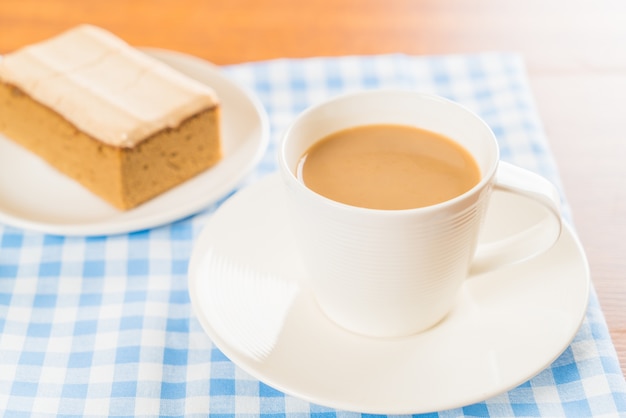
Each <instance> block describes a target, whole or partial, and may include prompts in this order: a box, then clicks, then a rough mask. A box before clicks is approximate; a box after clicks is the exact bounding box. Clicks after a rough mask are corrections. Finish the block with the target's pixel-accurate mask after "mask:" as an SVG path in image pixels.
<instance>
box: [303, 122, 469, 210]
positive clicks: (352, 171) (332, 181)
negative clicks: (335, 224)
mask: <svg viewBox="0 0 626 418" xmlns="http://www.w3.org/2000/svg"><path fill="white" fill-rule="evenodd" d="M297 175H298V177H299V178H300V180H301V181H302V182H304V184H306V186H307V187H308V188H310V189H311V190H313V191H315V192H317V193H319V194H321V195H323V196H325V197H328V198H329V199H332V200H335V201H337V202H341V203H345V204H348V205H352V206H360V207H365V208H371V209H412V208H418V207H424V206H430V205H435V204H437V203H441V202H445V201H447V200H450V199H452V198H454V197H456V196H459V195H461V194H463V193H465V192H466V191H468V190H470V189H471V188H472V187H474V186H475V185H476V184H478V182H479V181H480V177H481V172H480V168H479V167H478V164H477V163H476V161H475V160H474V158H473V157H472V155H471V154H470V153H469V152H468V151H467V150H465V148H463V147H462V146H461V145H459V144H457V143H456V142H455V141H453V140H452V139H450V138H448V137H446V136H444V135H440V134H437V133H435V132H431V131H428V130H424V129H420V128H416V127H412V126H404V125H387V124H381V125H364V126H357V127H353V128H348V129H344V130H341V131H338V132H335V133H333V134H331V135H329V136H327V137H325V138H322V139H321V140H319V141H318V142H316V143H315V144H314V145H313V146H311V148H309V149H308V150H307V151H306V152H305V153H304V155H303V156H302V158H301V160H300V162H299V165H298V171H297Z"/></svg>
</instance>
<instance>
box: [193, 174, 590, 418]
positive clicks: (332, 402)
mask: <svg viewBox="0 0 626 418" xmlns="http://www.w3.org/2000/svg"><path fill="white" fill-rule="evenodd" d="M276 181H278V175H277V173H270V174H269V175H266V176H265V177H264V178H262V179H260V180H259V181H257V182H256V183H254V184H251V185H249V186H248V187H246V188H245V189H242V190H240V191H239V192H238V193H236V194H235V195H233V196H232V197H231V198H234V197H236V196H237V195H239V194H240V193H241V194H243V193H245V192H246V190H248V189H252V188H256V187H262V185H264V184H265V185H266V186H267V184H266V183H269V182H276ZM240 197H241V195H240ZM226 203H229V202H228V201H227V202H226ZM252 206H254V205H252ZM220 210H222V208H220V209H218V211H220ZM223 210H228V205H226V207H225V209H223ZM210 225H211V220H209V222H207V224H206V225H205V226H204V228H203V230H202V231H201V233H200V235H199V236H198V238H197V240H196V243H195V245H194V248H193V251H192V255H191V258H190V262H189V269H188V281H189V283H188V284H189V286H188V288H189V294H190V300H191V304H192V310H193V312H194V314H195V316H196V318H197V319H198V320H199V323H200V325H201V327H202V329H203V330H204V332H205V333H206V334H207V335H208V337H209V338H210V339H211V341H212V342H213V344H214V345H215V347H216V348H218V349H219V350H220V351H222V353H223V354H224V355H225V356H226V357H227V358H229V360H230V361H232V362H233V364H235V365H236V366H237V367H240V368H241V369H242V370H244V371H245V372H247V373H249V374H250V375H251V376H253V377H254V378H256V379H258V380H259V381H261V382H263V383H265V384H267V385H269V386H271V387H273V388H275V389H278V390H280V391H282V392H284V393H285V394H287V395H290V396H294V397H296V398H299V399H302V400H305V401H308V402H311V403H315V404H318V405H323V406H325V407H329V408H335V409H339V410H345V411H355V412H357V411H358V412H360V413H368V414H392V415H395V414H416V413H428V412H434V411H441V410H448V409H453V408H460V407H463V406H467V405H471V404H474V403H477V402H482V401H485V400H487V399H489V398H491V397H494V396H497V395H500V394H502V393H505V392H507V391H509V390H511V389H514V388H515V387H518V386H519V385H520V384H523V383H524V382H526V381H528V380H529V379H531V378H533V377H534V376H536V375H537V374H539V373H540V372H541V371H543V370H544V369H545V368H547V367H549V365H550V364H552V363H553V362H554V361H555V360H556V359H557V358H558V357H559V356H560V355H561V354H562V353H563V352H564V351H565V350H566V349H567V347H568V346H569V345H570V344H571V342H572V341H573V340H574V338H575V337H576V334H577V333H578V331H579V329H580V327H581V325H582V323H583V322H584V320H585V318H586V313H587V305H588V303H589V298H590V293H591V278H590V270H589V264H588V261H587V258H586V255H585V252H584V249H583V247H582V244H581V243H580V240H579V239H578V238H577V236H576V234H575V232H574V229H573V227H572V226H571V225H570V224H569V223H568V222H567V221H565V220H564V221H563V234H562V235H561V237H560V238H559V241H563V240H569V241H570V243H569V244H570V245H573V247H574V249H575V256H576V262H577V263H582V265H581V267H582V269H581V270H580V271H579V272H578V274H579V279H578V280H577V282H578V288H579V292H581V293H580V295H582V294H583V293H584V297H583V298H582V299H584V303H581V304H580V305H576V312H577V313H578V315H579V316H578V319H577V320H576V321H572V323H573V324H575V326H573V327H572V332H571V333H570V334H568V337H567V338H563V340H562V341H561V343H560V344H559V347H560V348H559V349H558V350H556V351H554V352H552V353H551V355H549V356H548V355H546V359H545V361H543V364H542V366H540V367H535V368H533V370H532V371H530V370H529V371H528V373H526V375H525V376H524V377H521V378H519V379H518V380H517V381H514V382H511V383H510V384H508V385H502V386H500V387H498V388H497V389H496V390H491V391H486V392H484V393H483V394H482V395H476V396H475V397H473V398H471V399H467V398H465V399H462V400H461V399H459V400H457V401H450V402H448V403H446V404H445V405H438V406H437V407H435V408H431V407H429V408H426V409H423V408H422V409H420V407H419V406H418V405H415V406H413V407H407V406H406V405H405V406H400V407H397V406H395V407H394V406H389V405H387V406H382V407H372V406H369V407H365V408H364V407H360V406H359V405H355V404H354V403H351V402H345V401H342V400H341V399H337V398H335V399H321V398H320V397H319V396H316V395H315V394H314V393H304V392H302V391H298V390H294V389H292V388H290V387H288V386H287V385H285V384H283V383H281V382H280V381H277V380H276V379H275V378H274V377H273V376H267V375H264V373H263V370H262V368H261V367H258V368H254V367H250V366H249V365H248V363H246V362H245V361H242V362H239V361H238V360H239V358H238V357H239V356H241V355H239V356H238V354H237V353H236V349H234V348H233V347H229V345H228V343H227V342H225V341H224V340H223V338H222V337H221V336H220V335H219V333H217V332H216V331H215V329H214V327H212V325H211V324H210V320H209V318H207V317H206V316H205V315H204V313H203V312H202V309H201V306H200V305H201V303H202V300H201V296H200V295H199V294H198V292H197V291H196V288H197V286H198V282H199V280H200V277H198V271H199V265H200V263H201V262H202V260H203V258H204V257H205V253H206V251H207V248H206V247H207V245H208V243H210V241H211V240H212V238H211V237H210V236H209V235H208V234H207V232H208V231H209V230H210ZM302 292H303V293H308V292H309V291H308V290H304V289H302ZM313 303H315V302H314V301H313ZM319 314H321V315H323V313H321V312H320V313H319ZM345 332H347V333H349V332H348V331H345ZM359 337H362V336H359ZM364 338H365V339H369V340H372V341H376V340H379V339H376V338H367V337H364ZM408 338H411V337H410V336H409V337H408ZM403 339H404V338H395V339H394V338H392V339H388V340H398V341H402V340H403ZM396 345H397V344H396Z"/></svg>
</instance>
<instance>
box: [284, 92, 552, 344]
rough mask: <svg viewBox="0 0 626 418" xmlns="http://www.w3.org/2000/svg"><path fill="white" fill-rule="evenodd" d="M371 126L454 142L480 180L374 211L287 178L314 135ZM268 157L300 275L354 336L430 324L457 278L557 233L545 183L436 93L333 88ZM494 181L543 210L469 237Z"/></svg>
mask: <svg viewBox="0 0 626 418" xmlns="http://www.w3.org/2000/svg"><path fill="white" fill-rule="evenodd" d="M371 124H400V125H407V126H415V127H419V128H423V129H427V130H430V131H434V132H437V133H440V134H442V135H445V136H447V137H449V138H451V139H453V140H455V141H457V142H458V143H460V144H461V145H463V146H464V147H465V148H466V149H467V150H468V151H469V152H470V153H471V154H472V155H473V157H474V158H475V160H476V162H477V163H478V165H479V167H480V170H481V180H480V181H479V183H478V184H477V185H476V186H475V187H473V188H472V189H471V190H469V191H468V192H466V193H464V194H462V195H460V196H457V197H456V198H453V199H451V200H448V201H445V202H443V203H439V204H436V205H432V206H427V207H422V208H416V209H404V210H377V209H367V208H362V207H355V206H349V205H346V204H343V203H339V202H336V201H333V200H330V199H328V198H326V197H323V196H322V195H319V194H317V193H315V192H313V191H312V190H310V189H309V188H307V187H306V186H305V184H304V183H303V182H302V181H301V180H299V179H298V178H297V173H296V169H297V165H298V161H299V160H300V158H301V156H302V155H303V153H304V152H305V151H306V150H307V149H309V147H310V146H311V145H312V144H313V143H315V142H316V141H318V140H320V139H322V138H324V137H326V136H328V135H329V134H331V133H334V132H337V131H340V130H343V129H346V128H349V127H355V126H362V125H371ZM278 160H279V161H278V162H279V170H280V172H281V176H282V178H283V180H284V184H285V185H286V188H287V191H288V196H289V202H290V205H291V209H290V210H291V212H292V223H293V227H294V231H295V236H296V240H297V243H298V245H299V251H300V252H301V254H302V258H303V260H304V264H305V267H306V269H307V274H308V278H307V284H308V286H310V289H311V290H312V293H313V295H314V297H315V299H316V300H317V302H318V304H319V306H320V308H321V309H322V311H323V312H324V313H325V314H326V315H327V316H328V317H329V318H330V319H331V320H332V321H334V322H335V323H337V324H338V325H339V326H341V327H343V328H345V329H347V330H350V331H353V332H355V333H358V334H363V335H367V336H375V337H398V336H405V335H410V334H413V333H417V332H420V331H423V330H426V329H428V328H430V327H432V326H434V325H435V324H437V323H438V322H439V321H441V320H442V319H443V318H444V317H445V315H446V314H447V313H448V312H449V311H450V310H451V308H452V307H453V305H454V302H455V299H456V297H457V293H458V291H459V289H460V287H461V285H462V284H463V281H464V280H465V279H467V278H468V277H470V276H471V275H475V274H479V273H481V272H485V271H490V270H493V269H496V268H498V267H500V266H502V265H505V264H510V263H515V262H520V261H523V260H526V259H529V258H531V257H534V256H536V255H538V254H541V253H543V252H545V251H546V250H548V249H549V248H550V247H551V246H552V245H553V244H554V243H555V242H556V241H557V239H558V237H559V235H560V232H561V214H560V208H559V195H558V192H557V190H556V189H555V188H554V186H553V185H552V184H551V183H550V182H548V181H547V180H546V179H545V178H543V177H541V176H538V175H536V174H534V173H532V172H530V171H527V170H524V169H521V168H518V167H516V166H513V165H511V164H508V163H504V162H501V161H500V160H499V148H498V143H497V141H496V138H495V135H494V134H493V132H492V131H491V129H490V128H489V127H488V126H487V124H486V123H485V122H484V121H482V120H481V119H480V118H479V117H478V116H477V115H475V114H474V113H472V112H471V111H469V110H468V109H466V108H465V107H463V106H461V105H459V104H457V103H454V102H452V101H449V100H447V99H444V98H441V97H437V96H432V95H426V94H421V93H419V92H414V91H405V90H373V91H363V92H358V93H352V94H347V95H343V96H339V97H336V98H333V99H331V100H329V101H327V102H324V103H321V104H319V105H317V106H314V107H312V108H309V109H308V110H306V111H304V112H303V113H302V114H300V115H299V116H298V117H297V118H296V120H295V121H294V122H293V123H292V125H291V126H290V127H289V129H288V130H287V132H286V133H285V135H284V137H283V140H282V143H281V145H280V149H279V156H278ZM493 190H500V191H506V192H511V193H516V194H520V195H523V196H525V197H527V198H529V199H533V200H535V201H536V202H537V203H538V204H539V205H542V206H544V207H545V208H546V209H547V210H546V211H545V212H546V215H545V217H544V220H543V221H542V222H541V223H540V224H538V225H536V226H535V227H533V228H530V229H528V230H526V231H525V232H524V233H521V234H516V235H514V236H512V237H507V238H506V239H503V240H501V241H498V242H495V243H491V244H489V245H488V246H486V245H485V246H482V245H478V237H479V233H480V230H481V225H482V223H483V219H484V217H485V213H486V209H487V206H488V203H489V200H490V197H491V194H492V191H493ZM511 222H515V219H511Z"/></svg>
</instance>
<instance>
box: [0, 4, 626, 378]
mask: <svg viewBox="0 0 626 418" xmlns="http://www.w3.org/2000/svg"><path fill="white" fill-rule="evenodd" d="M82 22H88V23H93V24H96V25H99V26H102V27H104V28H106V29H108V30H110V31H112V32H114V33H116V34H117V35H118V36H120V37H122V38H124V39H126V40H127V41H128V42H130V43H131V44H133V45H137V46H154V47H161V48H168V49H173V50H178V51H182V52H186V53H190V54H194V55H197V56H199V57H202V58H205V59H207V60H210V61H212V62H214V63H216V64H233V63H241V62H247V61H255V60H264V59H269V58H277V57H289V58H295V57H310V56H320V55H326V56H328V55H333V56H336V55H346V54H378V53H391V52H403V53H408V54H445V53H454V52H477V51H485V50H503V51H518V52H520V53H521V54H523V56H524V58H525V60H526V63H527V66H528V70H529V75H530V83H531V86H532V89H533V94H534V96H535V98H536V103H537V107H538V109H539V113H540V117H541V119H542V121H543V123H544V127H545V131H546V132H547V134H548V136H549V140H550V143H551V146H552V151H553V154H554V156H555V158H556V161H557V164H558V166H559V168H560V173H561V177H562V181H563V186H564V189H565V193H566V196H567V198H568V200H569V202H570V204H571V206H572V209H573V215H574V221H575V226H576V229H577V231H578V233H579V235H580V238H581V240H582V243H583V245H584V247H585V249H586V251H587V255H588V258H589V262H590V266H591V273H592V278H593V281H594V284H595V289H596V291H597V293H598V295H599V299H600V303H601V305H602V309H603V312H604V314H605V316H606V320H607V322H608V325H609V328H610V331H611V336H612V338H613V341H614V344H615V347H616V349H617V351H618V355H619V358H620V361H621V365H622V370H623V371H626V242H625V241H624V240H626V112H625V110H626V102H625V100H626V2H623V1H620V0H615V1H608V0H598V1H593V2H592V1H571V0H569V1H565V0H554V1H551V2H545V1H542V0H527V1H524V2H520V1H515V0H506V1H503V0H477V1H471V2H469V1H464V0H422V1H419V0H316V1H311V2H298V1H291V0H266V1H262V2H260V1H254V0H232V1H219V2H218V1H211V0H133V1H127V0H108V1H102V0H81V1H73V0H39V1H38V0H2V1H0V54H2V53H6V52H9V51H11V50H13V49H15V48H18V47H20V46H22V45H25V44H28V43H32V42H35V41H39V40H42V39H44V38H47V37H49V36H52V35H54V34H56V33H58V32H60V31H62V30H64V29H67V28H69V27H72V26H74V25H76V24H78V23H82ZM564 291H567V289H564Z"/></svg>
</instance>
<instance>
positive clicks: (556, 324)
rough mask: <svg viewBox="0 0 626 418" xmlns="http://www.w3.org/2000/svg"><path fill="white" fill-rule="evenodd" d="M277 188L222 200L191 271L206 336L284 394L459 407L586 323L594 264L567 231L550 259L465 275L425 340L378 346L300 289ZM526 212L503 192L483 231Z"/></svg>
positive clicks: (506, 381) (541, 364) (531, 371)
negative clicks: (326, 312)
mask: <svg viewBox="0 0 626 418" xmlns="http://www.w3.org/2000/svg"><path fill="white" fill-rule="evenodd" d="M280 181H281V180H280V178H278V176H277V175H275V174H273V175H270V176H268V177H266V178H264V179H262V180H261V181H259V182H257V183H255V184H253V185H252V186H249V187H248V188H246V189H244V190H242V191H240V192H239V193H237V194H236V195H234V196H233V197H231V198H230V199H229V200H227V201H226V202H225V203H224V204H223V205H222V206H221V207H220V209H218V211H217V212H216V213H215V214H214V215H213V216H212V217H211V218H209V220H208V223H207V225H206V227H205V228H204V230H203V232H202V233H201V235H200V237H199V239H198V241H197V243H196V246H195V248H194V251H193V254H192V257H191V260H190V265H189V293H190V296H191V301H192V304H193V307H194V311H195V313H196V315H197V317H198V319H199V321H200V323H201V324H202V327H203V328H204V330H205V331H206V332H207V334H208V335H209V337H210V338H211V339H212V341H213V342H214V343H215V345H216V346H217V347H218V348H219V349H220V350H221V351H222V352H223V353H224V354H225V355H226V356H227V357H229V358H230V359H231V360H232V361H233V362H234V363H236V364H237V365H238V366H240V367H241V368H242V369H244V370H246V371H247V372H248V373H250V374H251V375H253V376H255V377H256V378H258V379H259V380H261V381H263V382H264V383H266V384H268V385H270V386H272V387H274V388H276V389H278V390H281V391H283V392H285V393H287V394H291V395H294V396H297V397H300V398H303V399H306V400H308V401H311V402H314V403H317V404H321V405H325V406H329V407H334V408H338V409H343V410H351V411H359V412H367V413H384V414H404V413H423V412H431V411H440V410H445V409H450V408H456V407H461V406H464V405H468V404H472V403H475V402H479V401H482V400H485V399H487V398H490V397H492V396H494V395H497V394H499V393H502V392H504V391H507V390H509V389H511V388H514V387H516V386H518V385H519V384H521V383H523V382H525V381H526V380H528V379H530V378H531V377H533V376H534V375H535V374H537V373H539V372H540V371H541V370H543V369H544V368H546V367H548V366H549V365H550V364H551V363H552V361H553V360H555V359H556V357H558V356H559V355H560V354H561V353H562V352H563V351H564V350H565V348H566V347H567V346H568V345H569V343H570V342H571V340H572V339H573V338H574V336H575V334H576V332H577V330H578V328H579V327H580V324H581V322H582V321H583V319H584V316H585V312H586V308H587V301H588V292H589V273H588V266H587V262H586V258H585V255H584V253H583V250H582V248H581V246H580V244H579V242H578V240H577V239H576V238H575V236H574V235H573V233H572V230H571V228H570V227H569V226H566V227H565V229H564V231H563V235H562V237H561V238H560V240H559V242H558V243H557V244H556V245H555V246H554V247H553V248H552V249H551V250H550V251H549V252H548V253H545V254H544V255H542V256H540V257H538V258H536V259H534V260H532V261H530V262H526V263H523V264H518V265H515V266H509V267H506V268H502V269H500V270H497V271H496V272H492V273H489V274H485V275H482V276H478V277H473V278H471V279H469V280H468V281H467V282H466V284H465V286H464V287H463V288H462V290H461V292H460V295H459V299H458V304H457V306H456V307H455V309H454V310H453V311H452V312H451V313H450V314H449V316H448V317H447V318H446V319H444V320H443V321H442V322H441V323H440V324H439V325H437V326H436V327H434V328H432V329H430V330H428V331H426V332H424V333H421V334H418V335H414V336H411V337H407V338H399V339H371V338H366V337H362V336H359V335H355V334H352V333H350V332H347V331H345V330H343V329H341V328H339V327H337V326H335V325H334V324H333V323H332V322H331V321H330V320H329V319H327V317H326V316H324V315H323V314H322V313H321V311H320V310H319V309H318V307H317V305H316V303H315V302H314V300H313V298H312V296H311V294H310V293H309V291H308V290H307V289H306V288H305V286H304V285H303V284H302V280H301V279H302V278H303V277H304V276H305V273H304V270H303V268H302V266H301V264H300V259H299V256H298V252H297V251H296V248H295V245H294V239H293V238H294V237H293V236H292V232H291V229H290V227H289V224H288V214H287V211H286V208H285V196H284V194H283V193H284V192H283V189H282V187H281V184H280ZM528 206H529V205H528V204H526V206H525V205H524V202H523V201H522V199H520V198H517V197H515V196H512V195H507V194H504V193H502V194H497V195H496V197H495V198H494V199H493V203H492V206H491V208H490V212H489V216H488V218H489V219H488V220H487V222H486V229H487V234H486V235H487V236H495V235H498V231H499V230H502V229H507V228H503V227H502V226H503V225H506V223H507V220H510V219H512V218H511V216H517V217H519V216H521V221H520V222H519V223H520V224H522V223H524V222H525V221H527V220H528V219H531V218H532V217H533V216H534V215H533V208H529V207H528ZM514 212H517V214H514ZM526 214H528V215H526ZM509 229H510V228H509Z"/></svg>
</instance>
